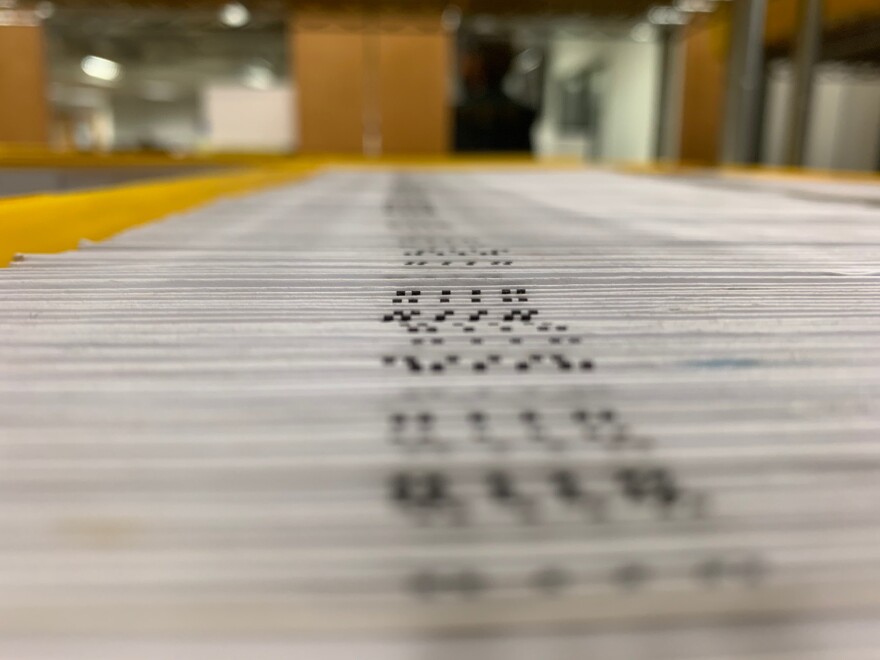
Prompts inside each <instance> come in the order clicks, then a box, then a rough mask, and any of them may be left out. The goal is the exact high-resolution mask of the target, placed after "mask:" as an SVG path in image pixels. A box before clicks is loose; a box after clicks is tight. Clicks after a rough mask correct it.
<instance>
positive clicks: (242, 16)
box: [220, 2, 251, 28]
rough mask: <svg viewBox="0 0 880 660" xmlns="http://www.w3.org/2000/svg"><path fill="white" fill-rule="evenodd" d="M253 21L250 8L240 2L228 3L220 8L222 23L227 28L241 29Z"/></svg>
mask: <svg viewBox="0 0 880 660" xmlns="http://www.w3.org/2000/svg"><path fill="white" fill-rule="evenodd" d="M250 20H251V13H250V12H249V11H248V8H247V7H245V6H244V5H243V4H241V3H240V2H227V3H226V4H225V5H223V7H221V8H220V22H221V23H223V25H226V26H227V27H232V28H239V27H243V26H245V25H247V24H248V23H249V22H250Z"/></svg>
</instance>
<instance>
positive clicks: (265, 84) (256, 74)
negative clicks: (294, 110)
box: [243, 64, 275, 89]
mask: <svg viewBox="0 0 880 660" xmlns="http://www.w3.org/2000/svg"><path fill="white" fill-rule="evenodd" d="M243 82H244V84H245V85H246V86H248V87H250V88H252V89H269V88H270V87H272V86H273V85H274V84H275V74H274V73H272V69H270V68H269V67H268V66H267V65H265V64H251V65H249V66H248V67H246V68H245V70H244V76H243Z"/></svg>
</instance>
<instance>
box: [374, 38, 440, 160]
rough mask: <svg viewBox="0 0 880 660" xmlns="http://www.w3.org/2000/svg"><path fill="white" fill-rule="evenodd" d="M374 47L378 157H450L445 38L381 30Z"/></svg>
mask: <svg viewBox="0 0 880 660" xmlns="http://www.w3.org/2000/svg"><path fill="white" fill-rule="evenodd" d="M377 41H378V66H379V71H378V92H379V113H380V116H381V135H382V152H383V153H386V154H396V153H444V152H446V151H449V141H450V137H449V136H450V99H449V70H450V66H451V59H450V57H451V55H450V38H449V35H448V34H446V33H443V32H442V31H437V32H434V33H428V32H418V31H415V30H413V31H408V30H395V31H385V30H383V31H382V32H380V33H379V35H378V37H377Z"/></svg>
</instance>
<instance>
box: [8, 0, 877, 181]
mask: <svg viewBox="0 0 880 660" xmlns="http://www.w3.org/2000/svg"><path fill="white" fill-rule="evenodd" d="M487 44H490V45H492V46H493V47H495V49H496V50H498V47H499V46H500V47H502V48H503V49H507V52H509V56H510V57H509V66H508V67H506V72H503V73H504V75H503V80H502V81H501V84H502V89H503V95H504V98H506V99H509V100H511V101H512V102H513V104H515V105H516V107H518V108H521V109H524V110H525V114H524V116H526V117H528V116H531V117H533V119H534V121H529V122H528V123H529V124H530V129H529V135H528V141H527V142H526V143H525V144H524V143H523V142H522V141H520V142H519V143H509V144H491V143H490V144H483V143H473V141H472V140H470V141H469V140H468V139H467V136H466V135H465V136H464V137H462V128H463V123H464V122H466V121H470V120H473V115H474V114H477V115H479V113H480V112H481V110H480V108H479V107H478V108H477V109H476V110H474V111H473V112H471V113H470V115H468V111H467V110H465V111H464V114H462V112H463V110H462V109H463V108H466V107H467V106H468V103H470V102H471V101H472V97H473V94H474V90H473V88H472V87H471V86H469V78H468V77H469V76H471V78H474V66H473V61H476V62H477V65H476V66H477V67H478V68H479V66H480V62H482V63H483V64H485V57H486V53H487V52H491V49H489V50H487V48H486V45H487ZM878 63H880V3H878V2H877V1H876V0H824V1H823V0H732V1H730V0H728V1H725V0H676V1H675V2H673V3H671V4H658V3H657V2H656V0H589V1H588V0H580V1H578V0H541V1H538V0H505V1H504V2H501V1H499V0H471V1H466V0H461V1H460V2H458V3H457V4H447V3H445V2H409V3H407V2H397V3H394V2H378V1H377V2H372V1H364V2H361V3H346V2H336V1H322V2H311V3H307V2H287V1H285V0H249V1H248V2H245V3H242V4H240V3H238V2H233V3H222V2H217V1H215V0H187V1H185V2H177V1H173V0H165V1H164V2H163V1H161V0H158V1H157V0H153V1H146V0H144V1H139V0H128V1H122V0H55V1H50V0H41V1H39V2H30V1H29V0H0V98H2V99H3V103H2V104H0V145H4V146H6V147H7V148H9V146H10V145H17V148H21V147H22V145H24V146H27V147H29V148H32V147H39V148H51V149H52V150H56V151H71V152H130V151H142V152H143V151H148V152H168V153H171V154H175V155H190V154H200V153H216V152H222V153H228V152H238V153H272V154H289V153H346V154H367V155H374V154H406V153H418V154H444V153H449V152H454V151H456V150H484V151H498V150H505V149H516V150H522V149H523V148H529V147H530V148H531V150H532V151H533V152H534V153H535V154H537V155H539V156H542V157H556V156H566V157H570V156H576V157H583V158H584V159H586V160H590V161H597V162H636V163H640V162H641V163H645V162H649V161H653V160H656V159H662V160H670V161H682V162H687V163H701V164H717V163H761V164H767V165H793V166H806V167H812V168H823V169H838V170H862V171H875V170H877V169H878V167H880V66H878ZM476 79H477V84H478V85H479V73H477V74H476ZM477 93H478V94H479V92H477ZM481 107H482V106H481ZM529 113H531V115H529ZM456 119H458V121H456ZM465 132H466V131H465Z"/></svg>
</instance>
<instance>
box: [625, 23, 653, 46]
mask: <svg viewBox="0 0 880 660" xmlns="http://www.w3.org/2000/svg"><path fill="white" fill-rule="evenodd" d="M629 36H630V37H631V38H632V40H633V41H638V42H639V43H646V42H648V41H651V38H652V37H653V36H654V30H653V29H652V28H651V26H650V25H648V24H647V23H639V24H638V25H635V26H633V29H632V30H630V32H629Z"/></svg>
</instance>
